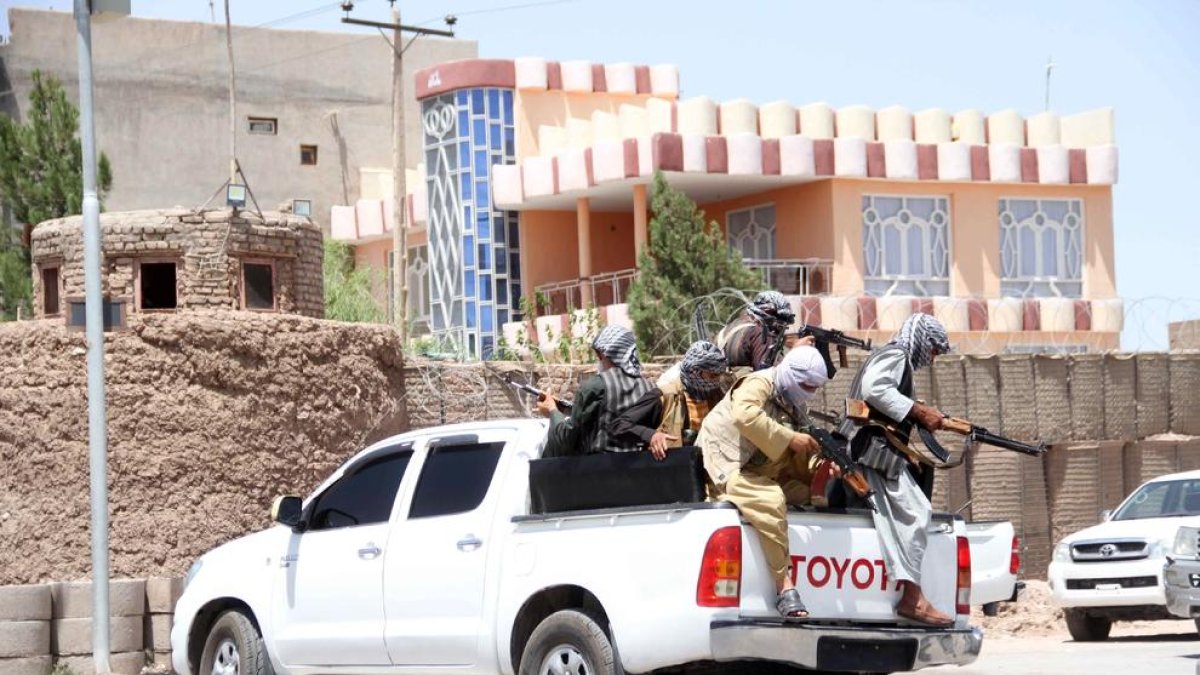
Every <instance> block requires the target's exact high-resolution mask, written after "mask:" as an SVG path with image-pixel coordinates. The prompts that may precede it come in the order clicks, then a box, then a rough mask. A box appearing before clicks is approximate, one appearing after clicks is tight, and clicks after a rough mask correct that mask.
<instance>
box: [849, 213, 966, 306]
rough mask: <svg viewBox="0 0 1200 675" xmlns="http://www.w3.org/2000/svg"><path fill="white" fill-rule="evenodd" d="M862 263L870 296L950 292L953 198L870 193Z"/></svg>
mask: <svg viewBox="0 0 1200 675" xmlns="http://www.w3.org/2000/svg"><path fill="white" fill-rule="evenodd" d="M862 223H863V262H864V270H865V274H864V278H863V282H864V284H865V288H866V292H867V294H868V295H874V296H883V295H916V296H922V297H929V296H934V295H949V294H950V200H949V198H947V197H891V196H886V195H866V196H864V197H863V200H862Z"/></svg>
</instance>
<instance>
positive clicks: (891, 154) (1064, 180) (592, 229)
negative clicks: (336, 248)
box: [333, 58, 1123, 356]
mask: <svg viewBox="0 0 1200 675" xmlns="http://www.w3.org/2000/svg"><path fill="white" fill-rule="evenodd" d="M417 96H418V98H419V99H421V101H422V109H423V112H424V116H425V118H424V121H425V132H426V133H425V149H426V164H425V165H424V166H423V167H421V168H420V169H419V170H418V171H417V172H414V173H413V176H412V177H413V178H414V179H418V181H416V182H415V184H416V185H417V189H416V190H413V194H412V195H411V199H410V207H409V216H410V222H412V223H413V224H414V225H415V226H416V227H418V228H419V229H418V230H417V235H416V236H415V237H410V245H411V246H412V247H413V249H414V250H413V257H414V258H415V259H417V260H419V261H422V262H423V264H418V266H417V267H416V269H415V271H414V275H416V276H415V277H414V278H410V282H411V283H410V287H414V288H419V290H420V292H421V294H422V296H421V299H420V301H419V302H416V303H415V304H414V309H415V312H414V316H415V317H420V318H422V320H423V321H425V322H426V325H427V327H428V328H429V330H431V332H433V333H435V334H440V335H443V336H447V337H450V338H452V339H454V340H456V341H459V342H460V344H461V345H462V346H463V347H465V348H467V349H468V350H469V351H470V352H471V353H472V354H475V355H479V356H486V355H487V354H489V353H490V352H491V351H492V349H493V348H494V346H495V344H496V340H497V339H498V337H499V336H501V335H504V336H507V337H508V340H509V342H510V343H512V342H513V340H514V337H515V332H516V330H517V329H518V328H519V327H520V325H521V323H520V321H519V320H520V317H519V315H518V313H517V309H518V307H519V305H518V300H519V297H520V296H522V295H525V296H532V295H533V293H534V292H535V291H541V292H542V293H544V294H545V295H547V296H549V297H550V298H551V303H550V307H549V308H546V309H545V310H542V311H541V314H542V315H541V316H538V317H537V318H536V324H537V326H538V333H539V334H541V335H542V337H545V336H546V329H548V328H549V329H552V331H553V333H554V334H556V335H557V334H560V333H561V332H562V331H563V329H564V328H565V327H566V326H568V325H569V321H568V316H567V312H568V311H569V310H570V309H578V308H580V307H586V306H590V305H595V306H597V307H599V308H600V311H601V314H602V317H603V320H604V321H606V322H608V323H628V317H627V312H626V306H625V304H624V299H625V298H624V296H625V292H626V290H627V288H628V285H629V283H630V282H631V281H632V279H633V278H635V277H636V275H637V269H636V256H637V252H638V251H639V250H641V248H642V247H643V246H645V245H646V240H647V223H648V217H649V216H648V211H647V186H648V184H649V183H650V181H651V179H652V177H653V175H654V173H655V172H656V171H663V172H664V173H665V174H666V176H667V178H668V180H669V181H670V183H671V184H672V185H673V186H675V187H676V188H679V189H681V190H683V191H685V192H686V193H687V194H688V195H690V196H691V197H692V198H693V199H694V200H696V201H697V202H698V203H699V204H700V206H701V207H702V208H703V209H704V210H705V211H706V213H707V215H708V217H709V218H710V219H712V220H714V221H716V222H717V223H719V224H720V226H721V227H722V228H723V231H724V232H725V235H726V237H727V239H728V241H729V244H730V246H731V247H732V248H733V249H734V250H735V251H736V252H738V253H740V254H741V255H742V256H743V258H744V259H745V260H746V261H747V262H748V264H750V265H751V266H752V267H754V268H756V269H759V270H761V271H762V273H763V275H764V278H765V279H767V280H768V281H769V283H770V284H771V285H772V286H773V287H775V288H777V289H779V290H781V291H783V292H784V293H785V294H786V295H788V296H789V297H790V298H791V300H792V302H793V304H794V305H795V307H796V309H797V310H798V312H797V313H798V316H799V321H801V322H809V323H814V324H819V325H822V326H825V327H831V328H839V329H843V330H846V331H849V332H853V333H855V334H859V335H866V336H870V337H872V338H874V339H876V340H879V339H882V338H886V337H887V336H888V335H889V334H890V333H891V332H892V331H894V330H895V329H896V328H897V327H899V325H900V324H901V323H902V322H903V321H904V319H905V318H906V317H907V316H909V315H910V314H912V313H913V312H919V311H924V312H929V313H932V314H934V315H936V316H937V317H938V318H939V319H941V320H942V322H943V323H945V324H946V326H947V327H948V328H949V329H950V331H951V333H952V337H953V338H954V340H955V341H956V343H957V344H958V345H960V346H961V347H962V348H963V349H964V350H965V351H969V352H993V351H1002V350H1010V351H1025V350H1038V351H1041V350H1054V351H1085V350H1086V351H1096V350H1106V349H1112V348H1116V347H1117V344H1118V336H1119V333H1120V331H1121V328H1122V325H1121V324H1122V319H1123V311H1122V305H1121V301H1120V300H1119V299H1118V298H1117V294H1116V284H1115V277H1114V264H1113V262H1114V256H1113V223H1112V186H1113V184H1114V183H1115V182H1116V177H1117V150H1116V147H1115V145H1114V130H1113V114H1112V111H1111V109H1103V110H1096V111H1090V112H1084V113H1080V114H1075V115H1069V116H1063V117H1060V116H1059V115H1057V114H1056V113H1053V112H1044V113H1039V114H1037V115H1034V116H1032V117H1028V118H1023V117H1022V116H1021V115H1020V114H1019V113H1017V112H1016V111H1013V110H1005V111H1000V112H995V113H991V114H985V113H982V112H980V111H976V110H964V111H960V112H957V113H950V112H948V111H945V110H940V109H936V108H935V109H930V110H922V111H917V112H913V111H910V110H908V109H906V108H903V107H901V106H891V107H888V108H884V109H880V110H872V109H870V108H867V107H864V106H847V107H842V108H837V109H834V108H832V107H830V106H828V105H826V104H824V103H809V104H804V105H799V106H796V105H793V104H792V103H789V102H785V101H777V102H772V103H767V104H764V105H756V104H754V103H752V102H750V101H746V100H743V99H738V100H733V101H726V102H720V103H718V102H715V101H713V100H711V99H708V98H706V97H703V96H700V97H694V98H687V99H681V98H679V78H678V72H677V70H676V69H675V67H673V66H649V67H648V66H635V65H632V64H606V65H601V64H593V63H588V62H582V61H574V62H562V63H556V62H548V61H545V60H542V59H534V58H524V59H515V60H512V61H507V60H468V61H457V62H452V63H446V64H442V65H439V66H436V67H433V68H430V69H427V70H425V71H421V72H420V73H418V75H417ZM365 182H366V181H364V183H365ZM409 184H410V185H414V181H410V183H409ZM422 188H423V189H422ZM384 196H385V195H382V194H381V195H368V197H377V198H376V199H365V200H361V201H360V202H359V203H358V206H357V207H354V208H353V209H349V208H347V209H343V210H341V211H339V210H338V209H337V208H335V211H334V214H333V216H334V217H333V229H334V236H335V237H337V238H339V239H343V240H346V241H350V242H353V243H356V244H358V256H359V259H360V260H363V261H367V262H370V263H371V264H381V265H382V264H384V261H385V259H386V258H385V256H386V252H387V250H388V248H389V246H390V242H389V241H387V232H388V230H387V227H386V223H387V219H386V218H385V216H386V205H387V200H386V199H382V200H380V199H378V197H384ZM417 277H419V278H417ZM485 284H486V285H485ZM542 346H543V348H550V347H551V345H546V344H543V345H542Z"/></svg>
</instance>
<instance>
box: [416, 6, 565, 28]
mask: <svg viewBox="0 0 1200 675" xmlns="http://www.w3.org/2000/svg"><path fill="white" fill-rule="evenodd" d="M579 1H580V0H542V1H541V2H525V3H521V4H519V5H505V6H503V7H487V8H485V9H468V10H467V11H465V12H447V15H453V16H474V15H476V14H494V13H497V12H508V11H512V10H517V9H531V8H533V7H548V6H550V5H565V4H567V3H571V2H579ZM443 18H445V16H439V17H436V18H433V19H427V20H425V21H421V22H419V23H418V24H417V25H418V26H424V25H426V24H431V23H434V22H437V21H441V20H442V19H443Z"/></svg>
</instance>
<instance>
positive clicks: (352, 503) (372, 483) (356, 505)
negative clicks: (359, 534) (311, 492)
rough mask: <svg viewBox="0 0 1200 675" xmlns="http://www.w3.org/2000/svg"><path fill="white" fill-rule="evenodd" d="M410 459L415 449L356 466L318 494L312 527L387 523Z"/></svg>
mask: <svg viewBox="0 0 1200 675" xmlns="http://www.w3.org/2000/svg"><path fill="white" fill-rule="evenodd" d="M410 459H412V452H411V451H407V452H398V453H391V454H387V455H384V456H382V457H378V458H375V459H368V460H366V461H365V462H363V463H361V464H360V465H358V466H355V467H353V468H352V469H351V470H350V471H348V472H347V473H346V474H345V475H343V476H342V477H341V478H339V479H338V480H337V482H336V483H334V484H333V485H330V486H329V489H328V490H326V491H325V492H324V493H323V494H321V495H320V496H319V497H317V500H316V503H315V504H313V506H312V511H311V513H312V517H311V518H310V519H309V525H308V529H309V531H313V530H332V529H336V528H339V527H354V526H356V525H370V524H373V523H386V522H387V521H388V518H390V517H391V515H392V504H393V503H394V502H395V501H396V490H398V489H399V488H400V481H401V479H403V478H404V470H405V469H406V468H408V461H409V460H410Z"/></svg>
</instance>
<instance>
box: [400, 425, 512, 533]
mask: <svg viewBox="0 0 1200 675" xmlns="http://www.w3.org/2000/svg"><path fill="white" fill-rule="evenodd" d="M503 449H504V443H468V444H463V445H443V446H437V445H434V446H433V447H431V448H430V449H429V456H428V457H426V459H425V468H424V469H422V471H421V480H420V481H419V482H418V483H417V490H416V493H415V494H414V495H413V502H412V507H411V508H410V509H409V512H408V517H409V518H428V517H430V516H446V515H450V514H452V513H465V512H467V511H473V510H475V508H477V507H478V506H479V504H480V503H482V502H483V498H484V496H485V495H487V491H488V486H489V485H491V483H492V474H493V473H495V471H496V464H497V463H498V462H499V461H500V452H501V450H503Z"/></svg>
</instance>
